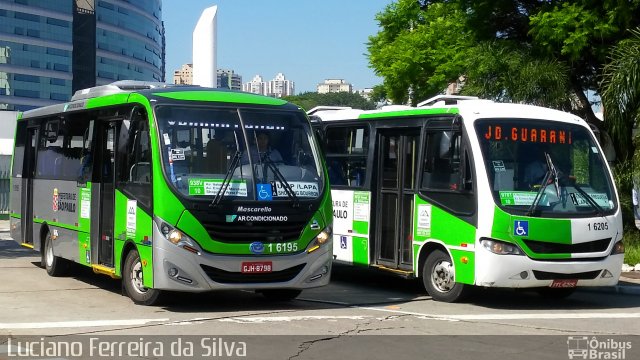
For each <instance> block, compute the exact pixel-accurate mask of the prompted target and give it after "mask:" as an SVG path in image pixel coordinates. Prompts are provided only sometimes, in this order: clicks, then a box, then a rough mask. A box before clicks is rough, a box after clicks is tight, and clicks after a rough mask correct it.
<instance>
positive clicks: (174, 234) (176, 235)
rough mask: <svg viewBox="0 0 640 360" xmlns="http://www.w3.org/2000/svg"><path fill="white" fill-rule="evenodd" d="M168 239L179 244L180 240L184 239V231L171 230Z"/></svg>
mask: <svg viewBox="0 0 640 360" xmlns="http://www.w3.org/2000/svg"><path fill="white" fill-rule="evenodd" d="M167 240H169V241H171V242H172V243H173V244H174V245H178V243H179V242H180V240H182V233H181V232H180V231H178V230H176V229H173V230H171V231H169V234H167Z"/></svg>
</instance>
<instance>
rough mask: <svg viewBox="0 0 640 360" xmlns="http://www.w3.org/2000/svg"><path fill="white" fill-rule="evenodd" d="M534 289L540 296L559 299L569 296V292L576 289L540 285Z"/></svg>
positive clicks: (571, 292)
mask: <svg viewBox="0 0 640 360" xmlns="http://www.w3.org/2000/svg"><path fill="white" fill-rule="evenodd" d="M536 291H537V292H538V295H540V296H542V297H543V298H545V299H550V300H560V299H564V298H568V297H569V296H571V294H573V293H574V292H575V291H576V288H550V287H541V288H537V289H536Z"/></svg>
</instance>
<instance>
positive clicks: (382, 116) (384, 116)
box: [358, 108, 459, 119]
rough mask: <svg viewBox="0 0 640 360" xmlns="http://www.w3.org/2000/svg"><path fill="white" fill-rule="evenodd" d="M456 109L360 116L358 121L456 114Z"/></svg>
mask: <svg viewBox="0 0 640 360" xmlns="http://www.w3.org/2000/svg"><path fill="white" fill-rule="evenodd" d="M458 113H459V111H458V108H435V109H410V110H399V111H390V112H382V113H371V114H361V115H360V116H358V119H378V118H390V117H401V116H420V115H437V114H458Z"/></svg>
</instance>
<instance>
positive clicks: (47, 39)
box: [0, 0, 165, 111]
mask: <svg viewBox="0 0 640 360" xmlns="http://www.w3.org/2000/svg"><path fill="white" fill-rule="evenodd" d="M164 44H165V41H164V25H163V23H162V4H161V0H0V110H20V111H24V110H29V109H32V108H36V107H40V106H46V105H51V104H55V103H59V102H64V101H68V100H69V99H70V98H71V95H72V94H73V93H74V92H75V91H76V90H78V89H84V88H87V87H91V86H96V85H104V84H108V83H111V82H114V81H117V80H144V81H165V63H164V51H165V45H164Z"/></svg>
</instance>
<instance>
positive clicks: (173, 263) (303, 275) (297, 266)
mask: <svg viewBox="0 0 640 360" xmlns="http://www.w3.org/2000/svg"><path fill="white" fill-rule="evenodd" d="M154 239H158V240H157V241H156V242H155V245H154V248H153V287H154V288H156V289H161V290H173V291H188V292H203V291H211V290H225V289H226V290H231V289H237V290H242V289H245V290H246V289H249V290H261V289H309V288H314V287H319V286H324V285H327V284H328V283H329V279H330V275H331V261H332V244H331V242H330V241H329V242H327V243H326V244H324V245H323V246H321V247H320V248H319V249H317V250H315V251H313V252H311V253H307V252H306V251H304V252H301V253H297V254H290V255H278V256H257V255H256V256H248V255H220V254H211V253H206V252H203V251H200V253H199V254H195V253H192V252H189V251H187V250H185V249H183V248H180V247H178V246H175V245H173V244H172V243H170V242H169V241H167V240H165V239H164V237H163V235H162V234H161V233H160V231H159V229H158V228H157V225H156V224H155V222H154ZM247 262H254V263H255V262H259V263H262V264H264V263H269V262H270V263H271V271H270V272H265V273H259V274H258V273H254V274H245V273H242V272H241V267H242V263H247Z"/></svg>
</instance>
